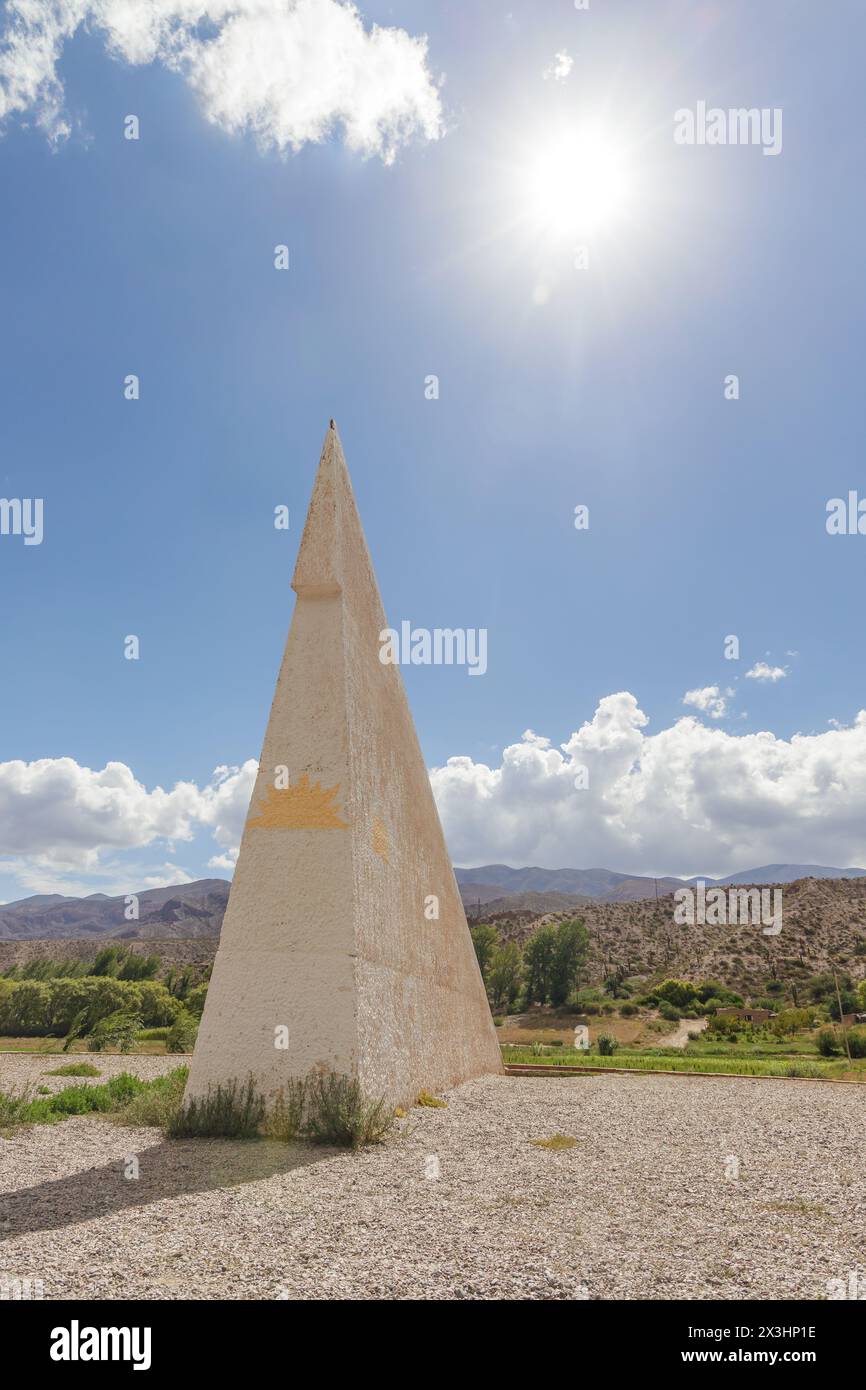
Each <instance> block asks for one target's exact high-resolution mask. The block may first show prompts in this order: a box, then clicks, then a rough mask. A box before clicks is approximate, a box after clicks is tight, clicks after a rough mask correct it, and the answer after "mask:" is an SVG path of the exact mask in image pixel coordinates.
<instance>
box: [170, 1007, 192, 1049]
mask: <svg viewBox="0 0 866 1390" xmlns="http://www.w3.org/2000/svg"><path fill="white" fill-rule="evenodd" d="M197 1033H198V1019H197V1018H194V1017H193V1015H192V1014H191V1013H189V1012H188V1011H187V1010H186V1009H182V1010H181V1012H180V1013H179V1014H178V1016H177V1018H176V1019H175V1021H174V1023H173V1024H172V1025H171V1027H170V1028H169V1030H168V1035H167V1037H166V1040H165V1046H166V1050H167V1051H168V1052H192V1050H193V1048H194V1047H195V1040H196V1035H197Z"/></svg>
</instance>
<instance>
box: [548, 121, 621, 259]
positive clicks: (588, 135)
mask: <svg viewBox="0 0 866 1390" xmlns="http://www.w3.org/2000/svg"><path fill="white" fill-rule="evenodd" d="M523 183H524V188H523V197H524V199H525V214H526V217H527V220H528V221H530V222H531V223H532V224H533V225H534V227H535V228H536V230H537V231H539V232H542V233H546V234H550V235H553V236H571V235H579V234H581V233H584V232H585V233H590V232H599V231H602V230H604V229H605V228H607V227H610V226H611V225H612V224H613V223H614V222H615V221H617V220H618V219H619V218H620V217H621V215H622V213H623V211H624V209H625V207H626V204H627V201H628V191H629V178H628V171H627V169H626V164H625V158H624V154H623V151H622V150H621V149H620V148H618V147H617V146H616V145H615V144H614V143H613V142H612V141H611V140H609V139H608V138H607V137H605V135H604V134H603V133H602V132H600V131H599V130H597V129H595V128H594V127H591V126H588V127H584V128H582V129H574V130H567V131H558V132H556V133H555V134H553V135H552V136H548V137H547V138H546V139H545V141H544V147H543V148H542V149H539V150H538V151H537V153H536V154H535V155H533V156H532V158H531V159H530V160H529V161H528V163H527V166H526V169H525V175H524V179H523Z"/></svg>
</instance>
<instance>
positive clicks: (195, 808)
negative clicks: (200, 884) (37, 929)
mask: <svg viewBox="0 0 866 1390" xmlns="http://www.w3.org/2000/svg"><path fill="white" fill-rule="evenodd" d="M200 818H201V793H200V792H199V790H198V788H197V787H196V786H195V784H194V783H192V782H178V783H177V785H176V786H175V787H174V789H173V790H172V791H170V792H166V791H164V790H163V789H162V787H154V788H153V790H152V791H148V790H147V789H146V788H145V787H144V786H143V785H142V784H141V782H138V781H136V779H135V777H134V776H133V774H132V772H131V770H130V769H129V768H128V767H127V766H126V764H125V763H106V765H105V767H104V768H102V770H101V771H98V772H97V771H94V770H93V769H91V768H89V767H80V766H79V764H78V763H77V762H76V761H75V760H74V758H41V759H39V760H38V761H37V762H32V763H24V762H17V761H16V762H7V763H0V854H12V855H16V854H26V855H30V854H42V855H47V856H49V857H51V858H52V859H54V860H55V862H56V863H58V864H62V865H64V866H76V867H78V868H80V869H85V868H87V867H88V866H91V865H93V866H95V864H96V862H97V859H98V855H99V853H100V852H101V851H102V850H106V849H109V850H128V849H138V848H141V847H142V846H145V845H149V844H151V843H153V841H155V840H157V839H159V840H165V841H174V840H191V839H192V837H193V835H194V834H195V829H196V825H197V823H198V821H199V820H200Z"/></svg>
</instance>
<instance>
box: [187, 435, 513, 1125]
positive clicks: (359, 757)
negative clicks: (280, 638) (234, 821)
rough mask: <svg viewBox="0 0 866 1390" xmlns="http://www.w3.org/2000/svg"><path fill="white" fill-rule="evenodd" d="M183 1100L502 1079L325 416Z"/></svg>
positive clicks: (396, 1097) (397, 1089)
mask: <svg viewBox="0 0 866 1390" xmlns="http://www.w3.org/2000/svg"><path fill="white" fill-rule="evenodd" d="M292 588H293V589H294V590H295V593H296V594H297V603H296V605H295V611H294V615H293V617H292V624H291V629H290V631H289V637H288V642H287V643H286V649H285V654H284V656H283V663H282V667H281V670H280V674H279V678H278V681H277V688H276V692H275V695H274V701H273V705H272V708H271V715H270V719H269V721H268V728H267V733H266V734H265V741H264V747H263V749H262V756H261V760H260V763H259V772H258V777H257V779H256V785H255V789H254V791H253V796H252V801H251V804H250V812H249V816H248V819H247V823H246V826H245V828H244V832H243V838H242V841H241V847H240V855H239V858H238V862H237V868H236V871H235V877H234V882H233V884H232V888H231V893H230V895H229V902H228V907H227V909H226V915H225V920H224V922H223V927H222V934H221V937H220V943H219V948H218V950H217V955H216V961H215V964H214V969H213V976H212V979H211V983H210V988H209V990H208V995H207V1003H206V1005H205V1010H204V1016H203V1018H202V1022H201V1027H200V1030H199V1035H198V1042H197V1044H196V1048H195V1055H194V1057H193V1061H192V1068H191V1073H190V1079H189V1084H188V1088H187V1095H188V1096H192V1095H196V1096H199V1095H202V1094H204V1093H205V1092H206V1091H207V1089H208V1087H209V1086H211V1085H212V1084H215V1083H217V1082H226V1081H229V1080H232V1079H235V1080H239V1081H244V1080H246V1079H247V1077H249V1076H252V1077H253V1079H254V1080H255V1081H256V1083H257V1085H258V1086H259V1088H260V1089H261V1091H262V1092H263V1093H264V1094H265V1095H266V1096H268V1097H272V1096H273V1095H274V1094H275V1093H276V1092H277V1091H278V1090H279V1088H280V1086H281V1085H282V1084H283V1083H284V1082H285V1081H286V1080H287V1079H288V1078H290V1077H303V1076H306V1075H308V1074H309V1072H310V1071H311V1070H313V1069H316V1068H321V1069H326V1070H330V1071H333V1072H338V1073H340V1074H342V1075H346V1076H353V1077H357V1078H358V1079H359V1080H360V1082H361V1084H362V1086H363V1088H364V1090H365V1091H366V1093H367V1094H368V1095H369V1096H371V1097H374V1098H378V1097H379V1096H384V1097H386V1098H387V1099H388V1100H389V1101H393V1102H394V1103H400V1102H409V1101H412V1100H414V1098H415V1096H416V1095H417V1093H418V1091H419V1090H420V1089H422V1088H426V1089H428V1090H431V1091H436V1090H443V1089H447V1088H449V1087H451V1086H454V1085H457V1084H458V1083H459V1082H461V1081H465V1080H466V1079H467V1078H469V1077H472V1076H476V1075H479V1074H480V1073H483V1072H495V1071H500V1070H501V1060H500V1052H499V1046H498V1043H497V1039H496V1032H495V1029H494V1027H493V1020H492V1018H491V1016H490V1009H489V1006H488V1003H487V997H486V994H485V990H484V985H483V982H482V979H481V974H480V972H479V969H478V964H477V961H476V959H475V952H474V949H473V946H472V940H471V937H470V935H469V929H468V927H467V924H466V917H465V914H464V911H463V905H462V902H461V900H460V894H459V892H458V890H457V884H456V882H455V880H454V873H453V870H452V867H451V862H450V859H449V857H448V851H447V849H446V847H445V840H444V837H443V835H442V828H441V826H440V824H439V817H438V814H437V811H436V806H435V803H434V800H433V794H432V791H431V789H430V782H429V778H428V776H427V770H426V768H425V766H424V760H423V757H422V755H421V749H420V747H419V744H418V739H417V736H416V733H415V728H414V725H413V723H412V716H411V714H410V712H409V706H408V703H407V700H406V694H405V691H404V688H403V680H402V677H401V675H400V671H399V667H397V666H395V665H390V664H385V665H383V663H382V662H381V661H380V659H379V652H380V645H381V644H380V633H381V632H382V631H383V630H384V628H385V627H386V626H387V623H386V619H385V614H384V612H383V609H382V602H381V599H380V597H379V590H378V587H377V584H376V579H375V575H374V574H373V568H372V565H371V563H370V557H369V554H368V552H367V546H366V542H365V540H364V534H363V531H362V529H361V523H360V519H359V517H358V512H357V508H356V505H355V499H354V496H353V494H352V486H351V483H350V481H349V474H348V471H347V469H346V462H345V459H344V457H343V451H342V448H341V446H340V441H339V437H338V435H337V431H336V427H335V426H334V423H333V421H332V422H331V427H330V429H329V430H328V432H327V434H326V436H325V444H324V448H323V450H322V457H321V461H320V463H319V471H318V475H317V477H316V483H315V487H314V490H313V497H312V501H311V502H310V510H309V513H308V515H307V522H306V526H305V528H304V534H303V537H302V539H301V546H300V551H299V554H298V559H297V564H296V566H295V574H294V578H293V580H292Z"/></svg>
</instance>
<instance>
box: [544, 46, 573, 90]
mask: <svg viewBox="0 0 866 1390" xmlns="http://www.w3.org/2000/svg"><path fill="white" fill-rule="evenodd" d="M573 67H574V59H573V58H572V57H571V55H570V54H569V53H567V52H566V50H565V49H564V48H561V49H560V50H559V52H558V53H556V54H554V56H553V59H552V61H551V62H550V63H548V65H547V67H546V68H545V69H544V71H543V72H542V74H541V75H542V77H543V78H544V80H545V82H547V81H548V79H549V78H551V77H552V78H553V80H554V82H564V81H565V79H566V78H567V77H568V75H569V73H570V72H571V69H572V68H573Z"/></svg>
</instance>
